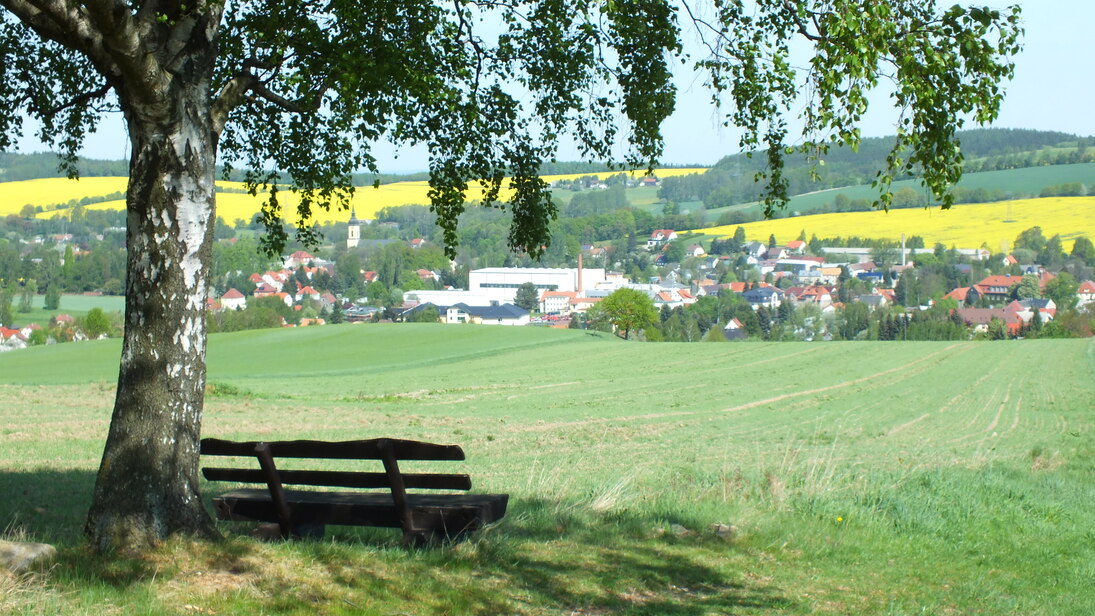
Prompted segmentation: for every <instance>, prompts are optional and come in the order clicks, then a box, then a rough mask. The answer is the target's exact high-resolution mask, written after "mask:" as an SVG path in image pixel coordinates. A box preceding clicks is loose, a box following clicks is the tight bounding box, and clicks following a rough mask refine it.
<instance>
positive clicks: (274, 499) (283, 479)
mask: <svg viewBox="0 0 1095 616" xmlns="http://www.w3.org/2000/svg"><path fill="white" fill-rule="evenodd" d="M201 453H202V454H203V455H207V456H244V457H254V458H256V459H257V460H258V468H213V467H207V468H203V469H202V474H203V475H204V476H205V478H206V479H208V480H210V481H232V482H238V483H258V484H266V488H265V489H255V488H247V489H238V490H231V491H229V492H226V493H224V494H221V495H220V496H218V497H217V498H214V499H213V507H214V509H215V510H216V512H217V517H218V518H220V519H222V520H237V521H239V520H242V521H252V522H276V523H277V524H278V527H279V529H280V531H281V536H282V537H284V538H287V537H290V536H302V535H308V536H314V535H320V536H321V535H322V533H323V527H324V526H325V525H327V524H339V525H353V526H387V527H393V528H402V529H403V541H404V543H405V544H421V543H425V542H428V541H430V540H433V539H438V538H442V539H443V538H451V539H455V538H460V537H462V536H463V535H465V534H467V533H469V532H471V531H473V530H475V529H477V528H479V527H481V526H483V525H484V524H490V523H492V522H495V521H497V520H500V519H501V518H502V516H504V515H505V514H506V504H507V502H508V501H509V495H508V494H452V493H443V494H438V493H432V494H429V493H426V494H415V493H408V492H407V490H409V489H425V490H463V491H467V490H470V489H471V478H469V477H468V476H467V475H463V474H437V473H418V474H414V473H404V472H401V471H400V469H399V461H400V460H463V459H464V451H463V450H462V449H460V447H458V446H456V445H436V444H433V443H423V442H419V441H407V440H399V439H387V438H378V439H371V440H362V441H342V442H326V441H277V442H261V441H249V442H235V441H224V440H220V439H214V438H207V439H202V441H201ZM275 458H310V459H328V460H380V461H381V462H382V463H383V465H384V472H347V471H330V470H281V469H278V468H277V467H276V466H275V465H274V459H275ZM285 485H296V486H315V487H329V488H363V489H370V488H374V489H375V488H386V490H385V491H383V492H378V491H372V492H366V491H319V490H286V489H285V488H284V487H283V486H285Z"/></svg>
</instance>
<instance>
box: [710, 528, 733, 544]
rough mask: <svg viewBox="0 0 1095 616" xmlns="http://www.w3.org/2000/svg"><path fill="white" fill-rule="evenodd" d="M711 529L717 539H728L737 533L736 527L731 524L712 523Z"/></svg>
mask: <svg viewBox="0 0 1095 616" xmlns="http://www.w3.org/2000/svg"><path fill="white" fill-rule="evenodd" d="M711 531H712V532H714V533H715V536H716V537H718V538H719V539H725V540H726V541H730V540H732V539H733V538H734V535H736V534H737V533H738V527H737V526H734V525H733V524H712V525H711Z"/></svg>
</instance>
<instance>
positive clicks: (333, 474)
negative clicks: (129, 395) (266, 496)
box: [202, 467, 471, 490]
mask: <svg viewBox="0 0 1095 616" xmlns="http://www.w3.org/2000/svg"><path fill="white" fill-rule="evenodd" d="M202 474H203V475H204V476H205V478H206V479H208V480H209V481H235V482H237V483H266V478H265V476H264V475H263V474H262V471H261V470H258V469H249V468H211V467H206V468H203V469H202ZM278 475H279V476H280V477H281V482H282V483H283V484H288V485H302V486H330V487H338V488H390V487H391V485H390V484H389V483H388V477H387V475H385V474H384V473H360V472H346V471H292V470H281V469H278ZM403 485H404V486H406V487H407V488H411V489H417V490H470V489H471V477H469V476H468V475H464V474H439V473H405V474H403Z"/></svg>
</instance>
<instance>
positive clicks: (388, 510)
mask: <svg viewBox="0 0 1095 616" xmlns="http://www.w3.org/2000/svg"><path fill="white" fill-rule="evenodd" d="M285 498H286V501H287V502H288V503H289V506H290V507H291V508H292V509H293V515H294V520H295V521H296V522H298V523H301V524H317V523H318V524H346V525H353V526H394V527H397V528H398V527H399V526H400V519H399V512H398V511H397V509H396V507H395V504H394V503H393V502H392V499H391V497H390V496H388V495H385V494H378V493H375V492H374V493H362V492H357V493H353V492H302V491H293V490H288V491H286V493H285ZM407 499H408V505H409V506H410V509H411V514H412V516H413V517H414V523H415V527H416V528H419V529H429V530H433V531H441V532H442V534H447V535H449V536H454V535H456V534H458V533H462V532H466V531H470V530H474V529H476V528H479V527H481V526H483V525H486V524H491V523H493V522H497V521H498V520H500V519H502V518H503V517H504V516H505V515H506V505H507V503H508V501H509V495H507V494H408V495H407ZM213 504H214V508H215V509H216V512H217V517H218V518H220V519H222V520H235V521H255V522H273V521H276V520H277V517H276V514H275V512H274V508H273V506H272V503H271V500H270V493H269V492H268V491H266V490H257V489H250V490H247V489H244V490H233V491H231V492H226V493H225V494H222V495H220V496H218V497H217V498H214V499H213Z"/></svg>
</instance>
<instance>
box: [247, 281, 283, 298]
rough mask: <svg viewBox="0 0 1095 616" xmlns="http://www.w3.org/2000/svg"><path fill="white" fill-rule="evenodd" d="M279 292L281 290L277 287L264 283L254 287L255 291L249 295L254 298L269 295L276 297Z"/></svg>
mask: <svg viewBox="0 0 1095 616" xmlns="http://www.w3.org/2000/svg"><path fill="white" fill-rule="evenodd" d="M280 292H281V290H280V289H279V288H278V287H275V286H273V285H271V284H269V283H266V282H264V283H262V284H260V285H259V286H257V287H255V291H254V292H253V293H252V294H251V295H254V296H255V297H270V296H271V295H277V294H278V293H280Z"/></svg>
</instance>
